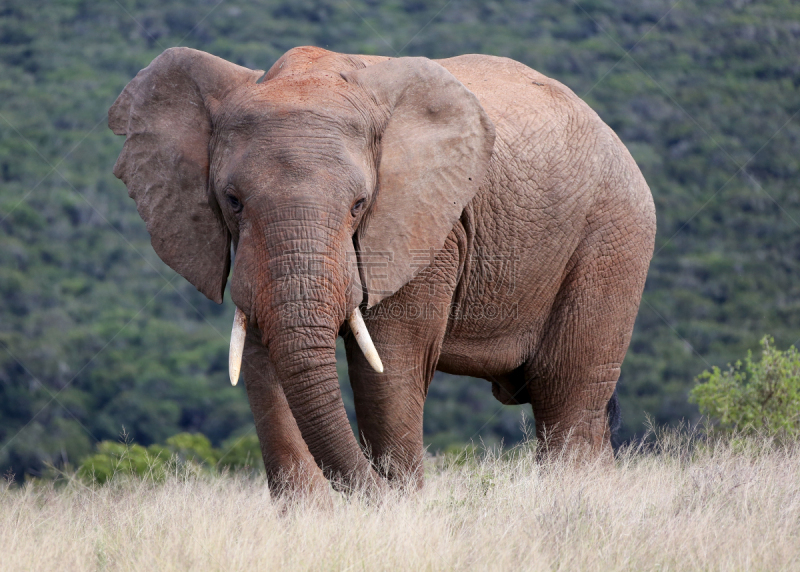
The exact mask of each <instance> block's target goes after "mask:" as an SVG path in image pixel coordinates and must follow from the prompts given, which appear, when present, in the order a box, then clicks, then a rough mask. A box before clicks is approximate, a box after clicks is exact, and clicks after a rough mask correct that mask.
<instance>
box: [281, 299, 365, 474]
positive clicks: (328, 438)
mask: <svg viewBox="0 0 800 572" xmlns="http://www.w3.org/2000/svg"><path fill="white" fill-rule="evenodd" d="M308 309H310V310H312V311H318V310H319V309H318V308H313V306H312V307H310V308H308ZM288 311H295V308H291V309H290V310H288ZM337 330H338V328H334V327H329V326H326V325H321V324H315V325H308V324H304V325H298V326H297V327H290V328H287V329H286V330H285V331H284V332H281V333H280V334H279V335H277V336H275V337H273V338H271V340H270V342H269V351H270V359H271V360H272V361H273V363H274V364H275V365H276V370H277V373H278V375H279V376H280V379H281V380H282V385H283V388H284V393H285V394H286V399H287V401H288V402H289V407H290V408H291V410H292V413H293V415H294V418H295V420H296V421H297V425H298V427H299V429H300V433H301V434H302V436H303V439H304V440H305V442H306V445H308V449H309V451H310V452H311V454H312V455H313V456H314V460H315V461H316V462H317V464H318V465H319V466H320V468H322V470H323V472H324V474H325V476H326V477H328V478H329V479H331V480H332V481H334V483H337V482H338V483H343V484H354V483H363V484H370V483H372V482H373V481H377V480H378V477H377V474H376V473H375V472H374V470H373V469H372V467H371V465H370V463H369V461H368V460H367V458H366V457H365V456H364V454H363V453H362V451H361V448H360V447H359V446H358V443H357V442H356V439H355V436H354V435H353V431H352V430H351V428H350V423H349V421H348V419H347V415H346V413H345V409H344V404H343V403H342V396H341V392H340V390H339V378H338V375H337V372H336V347H335V344H336V336H337Z"/></svg>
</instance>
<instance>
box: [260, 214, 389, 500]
mask: <svg viewBox="0 0 800 572" xmlns="http://www.w3.org/2000/svg"><path fill="white" fill-rule="evenodd" d="M309 210H310V209H309ZM300 214H301V215H303V216H300V215H297V216H295V217H293V219H294V220H285V219H284V220H283V221H276V222H274V223H273V224H272V225H269V227H268V228H267V229H266V232H265V234H271V235H272V236H276V235H277V236H279V237H280V238H281V239H283V240H280V241H275V242H273V243H269V241H267V244H266V250H267V253H268V255H267V264H266V266H267V272H268V274H267V275H261V278H260V280H259V281H258V282H260V288H259V292H258V294H257V295H256V297H255V300H254V301H255V304H254V306H255V308H254V312H255V315H254V316H251V317H254V318H255V319H256V320H257V321H258V327H259V328H260V329H261V332H262V336H263V342H264V344H265V345H266V346H267V348H268V350H269V355H270V361H271V362H272V363H273V364H274V366H275V370H276V373H277V374H278V376H279V379H280V380H281V384H282V386H283V389H284V393H285V395H286V399H287V401H288V404H289V407H290V409H291V411H292V414H293V415H294V418H295V420H296V422H297V425H298V428H299V429H300V433H301V435H302V437H303V440H304V441H305V442H306V445H307V446H308V449H309V451H310V452H311V454H312V455H313V457H314V460H315V461H316V462H317V464H318V465H319V466H320V468H322V470H323V472H324V474H325V476H326V477H328V478H329V479H331V480H332V481H334V483H340V484H344V485H354V484H365V485H372V484H377V485H378V486H379V487H382V486H383V482H382V481H381V479H380V477H379V476H378V475H377V473H376V472H375V470H374V469H373V468H372V466H371V464H370V462H369V461H368V459H367V458H366V456H365V455H364V454H363V452H362V451H361V448H360V447H359V445H358V442H357V441H356V438H355V435H353V431H352V430H351V428H350V423H349V421H348V419H347V415H346V413H345V409H344V403H343V402H342V396H341V392H340V389H339V378H338V375H337V371H336V338H337V336H338V332H339V328H340V326H341V325H342V323H343V322H344V320H345V318H346V317H347V314H349V313H350V312H349V311H348V310H349V307H350V306H352V305H353V302H352V300H350V301H349V296H348V294H347V284H348V282H349V276H347V273H346V268H347V265H346V258H347V257H346V254H345V251H346V244H347V243H346V242H345V241H346V240H349V235H345V236H343V237H336V236H335V234H338V233H336V231H338V229H335V230H334V229H330V228H328V229H325V228H324V227H323V230H327V231H328V232H330V231H334V232H331V234H333V235H334V236H330V235H328V236H324V237H320V236H316V233H315V231H317V232H319V230H318V229H319V226H318V227H317V228H313V227H312V228H309V226H304V227H303V226H301V225H298V224H297V222H298V219H300V220H302V219H303V218H306V217H309V216H313V217H314V218H315V219H316V220H315V222H316V221H319V218H320V217H319V213H318V212H316V210H315V212H310V213H309V212H307V211H306V210H304V211H302V212H301V213H300ZM320 226H322V225H320ZM343 234H344V233H343ZM336 238H340V240H335V239H336ZM325 239H327V240H325ZM332 239H333V240H332ZM325 243H327V245H325V246H322V245H324V244H325ZM338 243H341V244H344V245H345V246H339V245H338ZM359 292H360V290H359ZM370 345H371V342H370Z"/></svg>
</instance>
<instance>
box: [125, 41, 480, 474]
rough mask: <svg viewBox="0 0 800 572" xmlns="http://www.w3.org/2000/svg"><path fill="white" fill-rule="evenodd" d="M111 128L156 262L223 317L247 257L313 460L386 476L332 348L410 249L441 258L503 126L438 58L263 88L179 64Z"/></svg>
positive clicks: (348, 64)
mask: <svg viewBox="0 0 800 572" xmlns="http://www.w3.org/2000/svg"><path fill="white" fill-rule="evenodd" d="M109 126H110V127H111V129H112V130H113V131H114V133H116V134H118V135H126V136H127V139H126V142H125V146H124V148H123V150H122V153H121V154H120V157H119V159H118V161H117V164H116V166H115V168H114V173H115V174H116V175H117V176H118V177H119V178H120V179H122V180H123V181H124V182H125V184H126V185H127V187H128V191H129V194H130V196H131V197H132V198H133V199H134V200H135V201H136V204H137V207H138V210H139V214H140V215H141V216H142V218H143V219H144V220H145V222H146V223H147V230H148V231H149V232H150V235H151V237H152V244H153V248H154V249H155V251H156V252H157V253H158V255H159V256H160V257H161V258H162V259H163V260H164V262H166V263H167V264H168V265H169V266H171V267H172V268H173V269H175V270H176V271H177V272H179V273H180V274H181V275H182V276H183V277H185V278H186V279H187V280H188V281H189V282H191V283H192V284H194V285H195V286H196V287H197V289H198V290H200V291H201V292H202V293H203V294H205V295H206V296H207V297H209V298H210V299H212V300H214V301H216V302H218V303H220V302H222V294H223V291H224V290H225V283H226V280H227V278H228V273H229V269H230V260H231V258H230V257H231V244H233V246H234V251H235V262H234V266H233V273H232V275H231V296H232V298H233V301H234V303H235V304H236V307H237V309H238V310H237V315H239V311H240V312H241V316H242V319H241V320H240V322H244V321H249V322H250V323H251V324H252V325H255V326H257V328H258V330H259V331H260V332H261V337H262V342H263V343H264V345H265V346H266V347H267V348H268V351H269V356H270V359H271V361H272V362H273V363H274V365H275V369H276V371H277V373H278V375H279V376H280V379H281V383H282V384H283V387H284V391H285V394H286V397H287V400H288V402H289V405H290V407H291V410H292V412H293V414H294V416H295V418H296V420H297V423H298V426H299V428H300V431H301V433H302V435H303V438H304V439H305V441H306V443H307V445H308V448H309V450H310V451H311V453H312V454H313V456H314V458H315V459H316V461H317V463H318V464H319V465H320V466H322V467H323V469H324V470H325V472H326V474H327V475H328V476H334V475H338V476H342V477H346V478H347V477H349V478H359V479H363V478H370V477H374V475H375V473H374V472H373V471H372V469H371V467H370V465H369V462H368V461H367V459H366V458H365V457H364V455H363V454H362V453H361V451H360V449H359V447H358V444H357V442H356V440H355V438H354V436H353V434H352V431H350V427H349V424H348V422H347V418H346V416H345V411H344V407H343V405H342V401H341V396H340V394H339V385H338V379H337V374H336V356H335V342H336V337H337V335H338V332H339V331H340V328H341V327H342V325H343V323H344V321H345V320H346V319H347V318H348V317H349V316H353V320H355V319H356V318H358V317H360V314H358V313H356V314H354V311H356V312H357V308H358V306H359V305H361V304H365V305H366V306H367V307H371V306H373V305H375V304H377V303H379V302H380V301H381V300H382V299H384V298H386V297H387V296H390V295H391V294H392V293H394V292H396V291H397V290H398V289H399V288H401V287H402V286H403V285H404V284H405V283H406V282H408V281H409V280H410V279H411V278H412V277H413V275H414V274H415V272H416V271H417V270H419V269H418V268H416V267H415V266H414V264H413V258H414V251H415V250H423V249H430V248H440V247H441V246H442V245H443V243H444V241H445V239H446V237H447V235H448V233H449V232H450V230H451V229H452V226H453V224H454V223H455V222H456V221H457V220H458V218H459V216H460V215H461V212H462V210H463V208H464V206H465V205H466V204H467V203H468V202H469V201H470V200H471V198H472V197H473V195H474V194H475V192H476V191H477V188H478V185H479V183H480V182H481V180H482V179H483V177H484V174H485V172H486V169H487V166H488V162H489V158H490V155H491V152H492V147H493V143H494V128H493V126H492V124H491V122H490V121H489V119H488V117H487V116H486V114H485V112H484V111H483V109H482V108H481V106H480V104H479V103H478V100H477V99H476V98H475V96H474V95H473V94H472V93H471V92H470V91H468V90H467V89H466V88H465V87H464V86H463V85H462V84H461V83H459V82H458V80H456V78H455V77H453V75H451V74H450V73H449V72H448V71H446V70H445V69H444V68H443V67H441V66H440V65H438V64H436V63H434V62H432V61H430V60H427V59H425V58H398V59H392V60H386V61H382V62H380V63H375V64H373V65H370V66H366V64H365V63H364V61H363V60H361V59H358V58H356V57H351V56H343V55H339V54H333V53H331V52H326V51H324V50H319V49H312V48H305V49H299V50H293V51H291V52H289V53H287V54H286V55H285V56H284V57H283V58H281V60H279V61H278V62H277V63H276V64H275V65H274V66H273V68H272V69H271V70H270V72H269V73H267V74H266V75H264V74H263V72H261V71H253V70H249V69H245V68H242V67H239V66H237V65H234V64H232V63H229V62H227V61H225V60H222V59H220V58H217V57H215V56H212V55H209V54H206V53H204V52H199V51H196V50H191V49H188V48H172V49H169V50H167V51H165V52H164V53H163V54H161V55H160V56H159V57H157V58H156V59H155V60H153V62H152V63H151V64H150V65H149V66H148V67H147V68H145V69H144V70H142V71H141V72H140V73H139V74H138V75H137V76H136V78H134V79H133V80H132V81H131V82H130V83H129V84H128V86H127V87H126V88H125V90H124V91H123V92H122V94H121V95H120V96H119V98H118V99H117V101H116V102H115V103H114V105H113V107H112V108H111V109H110V111H109ZM235 329H236V328H235ZM364 333H366V330H364ZM366 336H367V337H368V334H366ZM235 337H236V335H234V338H235ZM369 344H371V342H369ZM233 345H234V346H236V345H237V344H236V343H234V344H233ZM235 349H236V348H235V347H234V351H235ZM234 361H235V360H234ZM234 365H236V364H234Z"/></svg>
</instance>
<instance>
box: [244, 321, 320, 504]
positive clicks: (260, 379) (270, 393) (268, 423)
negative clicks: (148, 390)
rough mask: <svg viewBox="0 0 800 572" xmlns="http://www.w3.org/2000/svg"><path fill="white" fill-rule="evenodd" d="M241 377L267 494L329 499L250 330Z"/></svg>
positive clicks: (265, 353)
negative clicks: (314, 495)
mask: <svg viewBox="0 0 800 572" xmlns="http://www.w3.org/2000/svg"><path fill="white" fill-rule="evenodd" d="M242 373H243V374H244V381H245V385H246V387H247V397H248V399H249V400H250V409H251V410H252V412H253V420H254V422H255V425H256V432H257V433H258V440H259V443H260V444H261V454H262V456H263V457H264V466H265V468H266V472H267V479H268V482H269V487H270V490H271V491H272V492H273V493H274V494H278V495H280V494H283V493H286V492H290V491H291V492H299V493H302V494H309V493H310V494H319V495H320V498H322V499H325V498H329V497H328V495H329V486H328V481H327V479H326V478H325V477H324V475H323V474H322V471H321V470H320V469H319V467H317V464H316V463H315V462H314V457H313V456H312V455H311V453H310V452H309V450H308V447H307V446H306V443H305V441H304V440H303V437H302V436H301V434H300V429H299V428H298V426H297V422H296V421H295V419H294V416H293V415H292V412H291V410H290V409H289V403H288V402H287V401H286V396H285V395H284V393H283V388H282V387H281V384H280V380H279V379H278V377H277V375H276V373H275V368H274V366H273V365H272V362H270V359H269V352H268V351H267V349H266V348H265V347H264V346H263V345H262V344H261V334H260V332H259V331H258V330H256V329H255V328H252V327H250V328H248V330H247V338H246V339H245V345H244V355H243V359H242Z"/></svg>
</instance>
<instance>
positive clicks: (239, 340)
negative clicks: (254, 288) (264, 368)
mask: <svg viewBox="0 0 800 572" xmlns="http://www.w3.org/2000/svg"><path fill="white" fill-rule="evenodd" d="M246 335H247V316H245V315H244V312H242V311H241V310H240V309H239V307H238V306H237V307H236V313H235V314H234V315H233V329H232V330H231V349H230V353H229V354H228V373H229V374H230V376H231V385H236V383H237V382H238V381H239V372H240V371H241V369H242V354H243V353H244V338H245V336H246Z"/></svg>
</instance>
